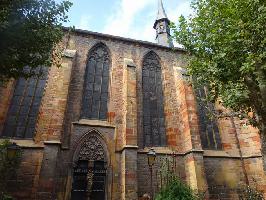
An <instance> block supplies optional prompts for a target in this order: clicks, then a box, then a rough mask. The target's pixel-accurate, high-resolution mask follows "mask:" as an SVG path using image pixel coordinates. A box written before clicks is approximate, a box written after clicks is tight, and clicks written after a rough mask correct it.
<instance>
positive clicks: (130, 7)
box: [101, 0, 191, 42]
mask: <svg viewBox="0 0 266 200" xmlns="http://www.w3.org/2000/svg"><path fill="white" fill-rule="evenodd" d="M164 6H165V10H166V12H167V16H168V18H169V19H170V20H171V21H173V22H175V23H176V22H177V21H178V18H179V16H180V15H181V14H182V15H184V16H187V15H189V14H190V12H191V9H190V0H182V1H181V2H180V1H179V2H177V1H164ZM151 7H153V8H154V9H152V10H151V9H148V8H151ZM147 11H148V12H147ZM113 13H114V14H113V15H111V16H110V17H109V18H108V19H107V21H106V25H105V27H104V28H103V30H102V31H101V32H103V33H107V34H111V35H117V36H122V37H128V38H133V39H138V40H144V41H150V42H155V30H154V29H153V23H154V21H155V18H156V13H157V0H120V1H119V4H118V5H117V6H116V10H114V11H113ZM137 17H138V18H137ZM139 17H141V18H142V19H139ZM137 20H141V23H140V24H138V23H136V21H137Z"/></svg>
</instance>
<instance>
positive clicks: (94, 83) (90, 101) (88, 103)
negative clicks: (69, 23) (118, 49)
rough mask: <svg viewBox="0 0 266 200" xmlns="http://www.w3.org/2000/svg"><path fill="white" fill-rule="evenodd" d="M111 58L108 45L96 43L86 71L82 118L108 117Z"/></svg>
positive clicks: (89, 56)
mask: <svg viewBox="0 0 266 200" xmlns="http://www.w3.org/2000/svg"><path fill="white" fill-rule="evenodd" d="M110 65H111V60H110V55H109V52H108V50H107V47H106V46H105V45H103V44H98V45H96V46H95V47H94V48H93V49H92V51H91V52H90V53H89V55H88V61H87V66H86V73H85V82H84V92H83V102H82V112H81V113H82V115H81V117H82V118H85V119H100V120H105V119H106V118H107V104H108V96H109V95H108V87H109V70H110Z"/></svg>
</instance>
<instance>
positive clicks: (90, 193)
mask: <svg viewBox="0 0 266 200" xmlns="http://www.w3.org/2000/svg"><path fill="white" fill-rule="evenodd" d="M105 187H106V167H105V162H104V161H88V160H79V161H78V163H77V166H76V167H75V168H74V173H73V184H72V193H71V199H72V200H105V199H106V197H105V196H106V195H105Z"/></svg>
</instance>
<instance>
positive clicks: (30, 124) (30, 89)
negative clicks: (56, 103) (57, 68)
mask: <svg viewBox="0 0 266 200" xmlns="http://www.w3.org/2000/svg"><path fill="white" fill-rule="evenodd" d="M36 71H37V72H39V73H40V76H39V77H32V78H28V79H25V78H19V79H18V80H17V83H16V86H15V90H14V95H13V97H12V100H11V104H10V107H9V110H8V113H7V119H6V122H5V125H4V129H3V133H2V135H3V136H6V137H15V138H32V137H33V136H34V132H35V125H36V120H37V116H38V113H39V108H40V104H41V100H42V96H43V92H44V88H45V84H46V80H47V76H48V68H47V67H38V68H36Z"/></svg>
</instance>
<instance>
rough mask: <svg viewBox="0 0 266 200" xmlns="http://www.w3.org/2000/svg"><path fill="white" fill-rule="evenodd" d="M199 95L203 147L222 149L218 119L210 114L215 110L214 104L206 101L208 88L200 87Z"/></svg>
mask: <svg viewBox="0 0 266 200" xmlns="http://www.w3.org/2000/svg"><path fill="white" fill-rule="evenodd" d="M197 95H198V111H199V122H200V137H201V143H202V147H203V149H212V150H216V149H217V150H218V149H222V145H221V139H220V134H219V129H218V126H217V121H216V119H215V118H211V117H210V116H208V112H210V111H214V105H213V104H212V103H208V102H206V97H207V88H206V87H203V88H201V89H198V91H197Z"/></svg>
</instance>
